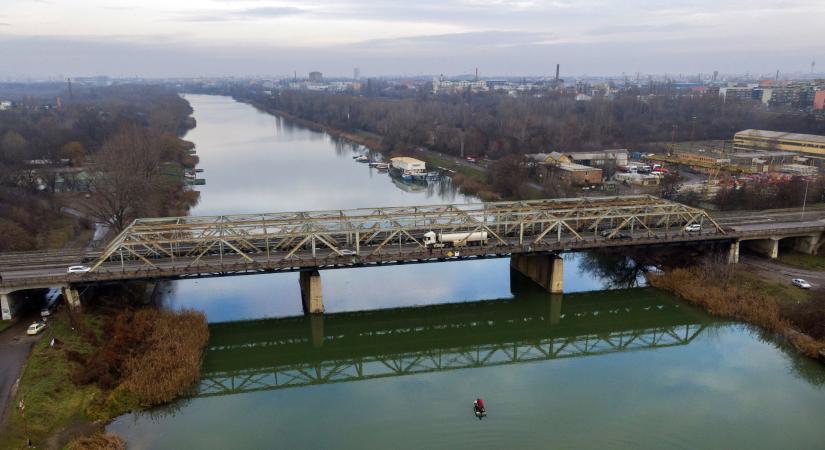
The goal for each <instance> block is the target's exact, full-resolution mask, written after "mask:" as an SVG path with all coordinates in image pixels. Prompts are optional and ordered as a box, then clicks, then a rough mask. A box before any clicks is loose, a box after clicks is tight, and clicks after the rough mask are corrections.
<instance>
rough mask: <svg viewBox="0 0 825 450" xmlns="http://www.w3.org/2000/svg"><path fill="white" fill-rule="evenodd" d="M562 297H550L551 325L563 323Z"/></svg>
mask: <svg viewBox="0 0 825 450" xmlns="http://www.w3.org/2000/svg"><path fill="white" fill-rule="evenodd" d="M562 297H563V296H561V295H558V294H551V295H550V325H558V324H559V322H560V321H561V301H562Z"/></svg>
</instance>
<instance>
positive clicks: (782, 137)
mask: <svg viewBox="0 0 825 450" xmlns="http://www.w3.org/2000/svg"><path fill="white" fill-rule="evenodd" d="M733 150H734V151H735V152H741V151H745V152H747V151H754V150H775V151H786V152H794V153H799V154H801V155H805V156H811V157H818V158H815V159H819V160H821V161H820V162H825V136H817V135H814V134H800V133H785V132H782V131H766V130H744V131H740V132H738V133H736V134H735V135H734V136H733Z"/></svg>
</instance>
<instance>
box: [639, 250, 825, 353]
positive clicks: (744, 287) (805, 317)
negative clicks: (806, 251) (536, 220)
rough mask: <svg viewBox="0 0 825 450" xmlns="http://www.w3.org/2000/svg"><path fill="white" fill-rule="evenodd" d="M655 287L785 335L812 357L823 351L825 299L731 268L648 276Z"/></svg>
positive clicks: (702, 268) (691, 269)
mask: <svg viewBox="0 0 825 450" xmlns="http://www.w3.org/2000/svg"><path fill="white" fill-rule="evenodd" d="M648 280H649V282H650V284H651V285H652V286H654V287H657V288H660V289H664V290H667V291H670V292H673V293H675V294H676V295H678V296H680V297H682V298H684V299H685V300H687V301H689V302H691V303H694V304H696V305H699V306H701V307H703V308H705V309H706V310H707V311H709V312H710V313H711V314H714V315H717V316H721V317H727V318H732V319H736V320H741V321H744V322H747V323H749V324H752V325H756V326H758V327H760V328H762V329H763V330H765V331H768V332H770V333H773V334H775V335H777V336H781V337H784V338H785V339H787V340H788V341H789V342H790V343H792V344H793V345H794V346H795V347H796V348H797V349H798V350H799V351H800V352H802V353H803V354H805V355H807V356H810V357H812V358H817V357H820V352H821V351H822V350H823V349H825V298H823V296H822V295H821V293H814V295H808V294H807V293H805V292H803V291H801V290H799V289H797V291H798V293H797V292H794V295H789V294H791V292H792V291H789V290H786V289H785V288H786V286H779V285H775V284H772V283H768V282H766V281H763V280H760V279H758V278H757V277H755V276H753V275H752V274H748V273H740V272H737V271H735V269H733V268H731V267H730V266H722V265H716V264H712V263H709V264H706V265H703V266H695V267H688V268H677V269H672V270H670V271H668V272H666V273H660V274H648Z"/></svg>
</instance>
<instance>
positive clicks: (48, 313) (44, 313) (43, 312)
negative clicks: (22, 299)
mask: <svg viewBox="0 0 825 450" xmlns="http://www.w3.org/2000/svg"><path fill="white" fill-rule="evenodd" d="M51 315H52V309H51V308H43V309H41V310H40V317H49V316H51Z"/></svg>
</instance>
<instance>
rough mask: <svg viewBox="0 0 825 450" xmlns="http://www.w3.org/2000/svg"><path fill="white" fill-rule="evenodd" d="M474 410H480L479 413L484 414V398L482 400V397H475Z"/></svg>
mask: <svg viewBox="0 0 825 450" xmlns="http://www.w3.org/2000/svg"><path fill="white" fill-rule="evenodd" d="M476 411H478V412H480V413H482V414H484V413H485V412H487V410H486V409H484V400H482V399H480V398H477V399H476Z"/></svg>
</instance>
